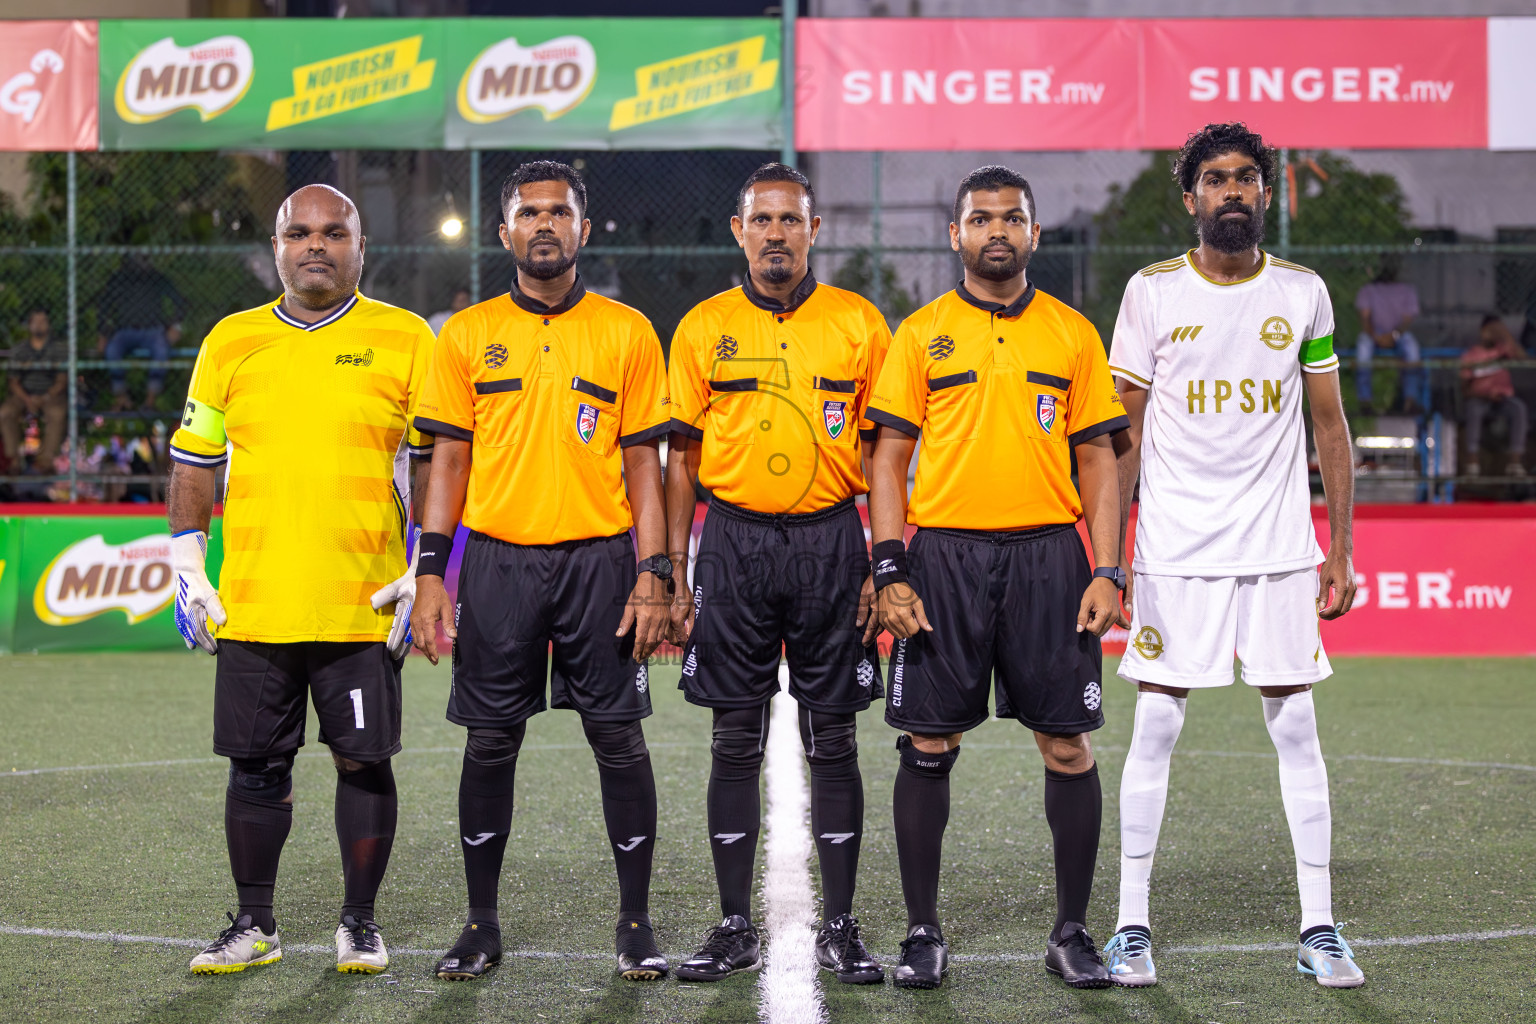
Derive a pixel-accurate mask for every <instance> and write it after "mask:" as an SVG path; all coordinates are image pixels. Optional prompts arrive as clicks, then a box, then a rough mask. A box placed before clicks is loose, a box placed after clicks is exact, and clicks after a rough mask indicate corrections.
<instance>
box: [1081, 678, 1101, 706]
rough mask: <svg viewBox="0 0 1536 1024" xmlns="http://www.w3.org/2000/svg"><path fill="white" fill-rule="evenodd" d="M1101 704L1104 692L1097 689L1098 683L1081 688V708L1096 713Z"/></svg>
mask: <svg viewBox="0 0 1536 1024" xmlns="http://www.w3.org/2000/svg"><path fill="white" fill-rule="evenodd" d="M1103 702H1104V692H1103V691H1102V690H1100V689H1099V684H1098V683H1089V684H1088V685H1087V686H1085V687H1083V707H1085V708H1087V709H1088V710H1089V711H1097V710H1099V705H1100V704H1102V703H1103Z"/></svg>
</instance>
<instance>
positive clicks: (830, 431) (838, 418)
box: [821, 402, 848, 441]
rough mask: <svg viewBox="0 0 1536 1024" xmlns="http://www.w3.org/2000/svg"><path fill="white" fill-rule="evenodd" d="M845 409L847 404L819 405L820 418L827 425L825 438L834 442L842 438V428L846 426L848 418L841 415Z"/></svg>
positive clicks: (829, 403) (830, 403)
mask: <svg viewBox="0 0 1536 1024" xmlns="http://www.w3.org/2000/svg"><path fill="white" fill-rule="evenodd" d="M847 407H848V403H847V402H822V403H821V418H822V419H824V420H825V421H826V423H827V436H828V437H830V438H831V439H832V440H834V441H836V440H837V439H838V438H839V437H842V436H843V427H845V426H847V424H848V417H847V416H846V415H845V414H844V413H843V410H844V409H846V408H847Z"/></svg>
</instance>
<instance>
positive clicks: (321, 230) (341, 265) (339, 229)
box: [272, 185, 365, 312]
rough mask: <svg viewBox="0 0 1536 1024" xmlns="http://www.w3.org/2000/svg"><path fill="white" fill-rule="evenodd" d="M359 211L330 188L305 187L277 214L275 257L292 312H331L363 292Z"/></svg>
mask: <svg viewBox="0 0 1536 1024" xmlns="http://www.w3.org/2000/svg"><path fill="white" fill-rule="evenodd" d="M364 241H365V239H364V238H363V231H362V222H361V219H360V218H359V217H358V215H357V206H356V205H355V204H354V203H353V202H352V200H351V199H348V198H347V197H346V196H345V195H344V194H342V193H341V192H339V191H338V190H336V189H334V188H332V187H331V186H329V185H305V186H304V187H303V188H301V189H299V190H298V191H297V192H295V193H294V194H293V195H291V196H289V197H288V198H287V199H285V200H284V201H283V205H282V206H281V207H279V208H278V211H277V233H276V234H275V235H273V236H272V255H273V256H274V257H275V258H276V260H277V274H278V276H279V277H281V278H282V279H283V293H284V298H285V299H286V302H287V304H288V305H289V306H290V307H297V308H298V309H301V310H309V311H313V312H326V311H329V310H330V309H332V308H334V307H336V306H338V305H340V304H341V303H343V302H345V301H346V300H347V298H348V297H349V296H351V294H352V293H353V292H354V291H356V290H357V282H358V279H359V278H361V277H362V273H363V244H364Z"/></svg>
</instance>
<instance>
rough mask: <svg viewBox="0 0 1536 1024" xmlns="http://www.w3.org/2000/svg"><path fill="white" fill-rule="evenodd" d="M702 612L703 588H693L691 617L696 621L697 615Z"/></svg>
mask: <svg viewBox="0 0 1536 1024" xmlns="http://www.w3.org/2000/svg"><path fill="white" fill-rule="evenodd" d="M703 610H704V588H703V587H702V586H698V587H694V588H693V617H694V618H695V619H697V618H698V617H699V613H700V612H702V611H703Z"/></svg>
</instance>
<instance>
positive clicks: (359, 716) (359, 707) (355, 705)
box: [347, 687, 363, 729]
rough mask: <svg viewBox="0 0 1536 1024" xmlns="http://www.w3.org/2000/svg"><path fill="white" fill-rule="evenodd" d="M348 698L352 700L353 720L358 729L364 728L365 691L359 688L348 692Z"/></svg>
mask: <svg viewBox="0 0 1536 1024" xmlns="http://www.w3.org/2000/svg"><path fill="white" fill-rule="evenodd" d="M347 696H348V697H351V698H352V720H353V721H354V722H356V723H357V728H359V729H361V728H362V727H363V691H362V688H361V687H359V688H358V689H356V690H348V691H347Z"/></svg>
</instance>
